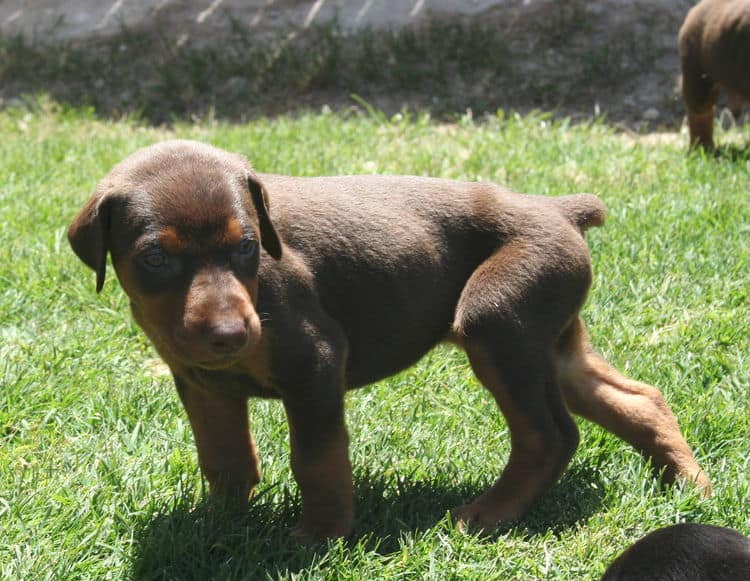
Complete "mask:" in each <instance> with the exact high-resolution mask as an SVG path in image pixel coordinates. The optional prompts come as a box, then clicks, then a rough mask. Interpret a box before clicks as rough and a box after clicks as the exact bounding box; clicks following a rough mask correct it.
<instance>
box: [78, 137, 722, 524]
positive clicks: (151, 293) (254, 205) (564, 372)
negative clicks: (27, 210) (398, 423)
mask: <svg viewBox="0 0 750 581" xmlns="http://www.w3.org/2000/svg"><path fill="white" fill-rule="evenodd" d="M603 220H604V208H603V205H602V203H601V202H600V201H599V199H598V198H596V197H595V196H592V195H589V194H579V195H575V196H567V197H561V198H543V197H538V196H527V195H521V194H515V193H513V192H510V191H508V190H505V189H503V188H501V187H498V186H495V185H492V184H480V183H460V182H454V181H448V180H440V179H427V178H418V177H396V176H393V177H389V176H348V177H321V178H294V177H283V176H276V175H259V174H255V173H254V172H253V171H252V170H251V168H250V166H249V165H248V163H247V161H246V160H245V159H244V158H242V157H240V156H238V155H234V154H231V153H227V152H224V151H221V150H219V149H216V148H213V147H210V146H207V145H202V144H199V143H195V142H189V141H173V142H165V143H161V144H158V145H155V146H152V147H148V148H146V149H143V150H141V151H138V152H137V153H135V154H133V155H132V156H130V157H129V158H127V159H126V160H125V161H123V162H122V163H120V164H119V165H117V166H116V167H115V168H114V169H113V170H112V171H111V172H110V173H109V175H108V176H107V177H106V178H104V180H103V181H102V182H101V183H100V184H99V186H98V187H97V189H96V191H95V192H94V194H93V196H92V197H91V199H90V200H89V201H88V203H87V204H86V205H85V206H84V208H83V210H82V211H81V212H80V213H79V214H78V216H77V217H76V218H75V219H74V221H73V223H72V224H71V226H70V230H69V232H68V235H69V239H70V243H71V244H72V246H73V249H74V250H75V252H76V254H77V255H78V256H79V257H80V258H81V260H83V262H85V263H86V264H87V265H89V266H90V267H91V268H93V269H94V270H95V271H96V273H97V289H101V288H102V284H103V282H104V274H105V264H106V255H107V252H110V253H111V255H112V262H113V264H114V267H115V270H116V272H117V275H118V277H119V279H120V283H121V284H122V286H123V288H124V289H125V292H126V293H127V294H128V295H129V297H130V299H131V309H132V312H133V315H134V317H135V319H136V321H137V322H138V323H139V325H140V326H141V327H142V328H143V329H144V331H145V332H146V334H147V335H148V336H149V338H150V339H151V340H152V342H153V344H154V346H155V347H156V349H157V350H158V351H159V353H160V354H161V356H162V357H163V358H164V360H165V361H166V362H167V364H168V365H169V366H170V368H171V370H172V373H173V375H174V379H175V383H176V385H177V389H178V391H179V394H180V397H181V398H182V402H183V404H184V405H185V408H186V410H187V413H188V416H189V418H190V423H191V425H192V428H193V432H194V435H195V440H196V444H197V447H198V456H199V459H200V463H201V467H202V469H203V471H204V472H205V474H206V477H207V478H208V480H209V483H210V485H211V491H212V494H214V495H216V494H220V495H222V496H225V495H227V494H229V495H230V496H234V497H237V498H239V499H242V500H246V499H247V497H248V494H249V493H250V492H251V490H252V488H253V486H254V485H255V484H256V483H257V482H258V479H259V478H260V473H259V470H258V460H257V457H256V452H255V447H254V444H253V441H252V438H251V436H250V434H249V430H248V418H247V398H248V396H261V397H272V398H279V399H281V400H282V402H283V404H284V408H285V410H286V413H287V417H288V421H289V428H290V439H291V462H292V469H293V472H294V476H295V478H296V480H297V483H298V484H299V488H300V492H301V495H302V515H301V520H300V523H299V525H298V531H299V533H300V534H301V535H304V536H307V537H312V538H325V537H331V536H337V535H347V534H348V533H349V532H350V530H351V526H352V518H353V512H354V498H353V492H352V476H351V466H350V464H349V456H348V450H347V446H348V438H347V431H346V428H345V426H344V411H343V397H344V392H345V391H346V390H347V389H349V388H353V387H358V386H362V385H366V384H369V383H372V382H375V381H378V380H379V379H382V378H384V377H387V376H389V375H391V374H394V373H396V372H397V371H399V370H402V369H404V368H406V367H408V366H410V365H412V364H413V363H415V362H416V361H417V360H418V359H419V358H420V357H422V356H423V355H424V354H425V353H426V352H427V351H429V350H430V349H431V348H432V347H433V346H434V345H435V344H436V343H439V342H440V341H452V342H454V343H456V344H458V345H460V346H461V347H462V348H463V349H465V351H466V353H467V354H468V357H469V360H470V362H471V365H472V367H473V369H474V371H475V372H476V374H477V376H478V377H479V379H480V380H481V381H482V383H483V384H484V385H485V386H486V387H487V388H488V389H489V390H490V391H491V392H492V394H493V396H494V397H495V399H496V401H497V403H498V405H499V406H500V409H501V411H502V412H503V414H504V415H505V417H506V419H507V421H508V426H509V429H510V432H511V442H512V451H511V454H510V459H509V461H508V465H507V466H506V468H505V470H504V471H503V473H502V475H501V476H500V478H499V479H498V480H497V482H496V483H495V484H494V485H493V486H492V487H491V488H490V489H489V490H487V491H486V492H485V493H484V494H482V495H481V496H480V497H479V498H477V499H476V500H474V501H473V502H472V503H470V504H467V505H465V506H461V507H459V508H458V509H456V510H455V513H454V514H455V517H456V518H457V519H458V520H459V522H461V523H462V524H469V525H473V526H478V527H483V528H490V527H493V526H495V525H496V524H497V523H499V522H501V521H508V520H512V519H516V518H518V517H519V516H521V515H522V514H523V513H524V512H525V511H526V510H527V509H528V508H529V506H530V505H531V504H532V503H533V502H534V501H535V500H536V499H537V498H538V497H539V496H540V495H541V494H542V493H543V492H544V491H545V490H547V489H548V488H549V487H550V486H551V485H552V484H553V483H554V482H555V481H556V480H557V479H558V478H559V477H560V474H561V473H562V471H563V470H564V469H565V467H566V466H567V464H568V462H569V460H570V458H571V456H572V455H573V452H574V451H575V449H576V447H577V445H578V431H577V429H576V426H575V423H574V422H573V420H572V419H571V416H570V413H569V411H568V410H571V411H573V412H574V413H577V414H580V415H582V416H584V417H586V418H589V419H591V420H593V421H595V422H597V423H599V424H601V425H603V426H605V427H606V428H607V429H609V430H611V431H612V432H614V433H615V434H617V435H619V436H620V437H622V438H624V439H626V440H627V441H629V442H631V443H632V444H633V445H634V446H635V447H637V448H638V449H639V450H641V451H642V452H643V453H644V454H646V455H647V456H648V457H650V458H652V460H653V462H654V464H655V465H656V466H657V467H659V468H663V469H664V473H665V476H666V478H667V479H668V480H672V479H674V478H675V477H679V478H682V479H685V480H689V481H695V482H697V484H698V485H699V486H701V487H704V488H705V490H706V491H708V489H709V486H710V484H709V482H708V479H707V478H706V476H705V474H704V473H703V472H702V471H701V469H700V467H699V466H698V465H697V464H696V462H695V460H694V459H693V455H692V453H691V451H690V448H689V447H688V445H687V444H686V443H685V440H684V439H683V437H682V435H681V434H680V430H679V428H678V426H677V422H676V420H675V418H674V416H673V415H672V413H671V411H670V409H669V407H668V406H667V404H666V403H665V402H664V399H663V398H662V395H661V393H660V392H659V391H658V390H657V389H656V388H654V387H651V386H649V385H645V384H643V383H638V382H636V381H633V380H630V379H627V378H625V377H623V376H622V375H620V374H619V373H618V372H617V371H615V370H614V369H612V368H611V367H610V366H609V365H608V364H607V363H606V362H605V361H604V360H603V359H602V358H601V357H599V356H598V355H596V354H595V353H593V352H592V351H591V349H590V348H589V345H588V342H587V340H586V337H585V332H584V328H583V323H582V322H581V320H580V319H579V318H578V311H579V310H580V308H581V306H582V304H583V302H584V299H585V297H586V293H587V290H588V287H589V284H590V282H591V268H590V262H589V254H588V249H587V247H586V244H585V242H584V239H583V236H582V231H583V230H584V229H586V228H587V227H589V226H594V225H600V224H602V223H603ZM261 246H262V248H263V249H264V252H261Z"/></svg>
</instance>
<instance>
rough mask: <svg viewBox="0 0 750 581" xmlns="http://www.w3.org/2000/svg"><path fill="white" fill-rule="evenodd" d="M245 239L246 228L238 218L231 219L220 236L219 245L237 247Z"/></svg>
mask: <svg viewBox="0 0 750 581" xmlns="http://www.w3.org/2000/svg"><path fill="white" fill-rule="evenodd" d="M244 237H245V228H244V227H243V226H242V224H241V223H240V221H239V220H238V219H237V218H229V219H228V220H227V221H226V224H225V225H224V230H223V231H222V232H221V233H220V234H219V237H218V238H219V239H218V241H217V242H218V243H219V244H225V245H228V246H237V245H238V244H239V243H240V242H241V241H242V239H243V238H244Z"/></svg>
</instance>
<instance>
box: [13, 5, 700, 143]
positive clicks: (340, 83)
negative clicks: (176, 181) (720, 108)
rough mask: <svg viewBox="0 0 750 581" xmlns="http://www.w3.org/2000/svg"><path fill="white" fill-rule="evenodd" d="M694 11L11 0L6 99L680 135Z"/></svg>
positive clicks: (176, 111)
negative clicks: (533, 114) (482, 118)
mask: <svg viewBox="0 0 750 581" xmlns="http://www.w3.org/2000/svg"><path fill="white" fill-rule="evenodd" d="M29 4H38V5H39V6H37V7H36V8H35V9H34V10H32V11H31V12H30V11H29V9H28V8H24V7H27V6H28V5H29ZM693 4H694V2H692V1H691V0H653V1H637V0H601V1H599V2H588V1H583V0H566V1H564V2H561V1H559V0H494V1H493V0H484V1H481V0H473V1H467V2H460V3H459V2H450V1H447V0H441V1H437V0H414V1H410V2H403V1H396V0H380V1H377V0H363V1H361V2H359V1H358V2H345V1H343V0H339V1H325V0H315V1H300V0H252V1H242V2H240V0H213V1H208V0H204V1H201V2H198V1H195V0H191V1H188V0H182V1H179V2H177V1H170V0H144V1H141V2H127V1H125V0H117V1H115V2H106V3H101V2H93V1H92V0H66V1H65V2H51V1H50V0H46V1H42V0H37V1H36V2H34V3H30V2H21V0H12V1H7V0H6V2H3V3H2V4H0V32H2V33H3V37H2V38H3V40H2V42H1V43H0V98H3V99H4V100H5V102H6V103H7V102H8V101H10V102H14V99H18V98H19V96H20V95H23V94H27V93H30V92H31V93H34V92H38V91H45V92H49V93H51V94H52V95H53V97H54V98H56V99H58V100H61V101H66V102H71V103H73V104H76V105H80V104H89V105H91V106H92V107H94V108H95V109H96V110H97V111H99V112H100V113H101V114H105V115H119V114H122V113H128V112H132V111H137V112H139V113H141V114H142V115H144V116H145V117H146V118H147V119H149V120H151V121H153V122H163V121H168V120H169V119H171V118H174V117H180V118H185V117H187V118H190V117H194V116H198V117H205V116H207V115H215V116H218V117H222V118H231V119H244V118H249V117H253V116H256V115H269V114H277V113H283V112H287V111H290V110H298V109H300V108H303V109H319V108H320V107H323V106H329V107H331V108H335V109H341V108H347V107H352V106H354V107H359V105H358V104H357V102H356V101H354V100H353V99H352V94H357V95H359V96H360V97H361V98H362V99H364V100H366V101H367V102H369V103H371V104H372V105H373V106H374V107H376V108H378V109H382V110H383V111H385V112H386V114H390V113H394V112H396V111H399V110H401V109H404V108H408V109H412V110H413V109H420V110H429V111H430V112H432V114H434V115H438V116H447V117H450V116H455V115H456V114H463V113H464V112H465V111H466V110H467V109H471V110H472V111H473V112H474V114H475V115H476V114H481V113H483V112H494V111H495V110H497V109H506V110H518V111H521V112H528V111H530V110H534V109H541V110H545V111H547V110H549V111H554V112H555V114H557V115H560V116H572V117H573V118H576V119H577V118H588V117H592V116H599V115H601V116H606V118H607V119H608V120H609V121H611V122H613V123H623V124H626V125H627V126H628V127H630V128H632V129H635V130H643V129H644V128H669V129H675V128H677V127H679V125H680V123H681V120H682V116H683V109H682V104H681V102H680V100H679V99H678V97H677V93H676V81H677V78H678V74H679V59H678V55H677V44H676V36H677V31H678V29H679V27H680V24H681V22H682V20H683V18H684V15H685V13H686V12H687V10H688V9H689V8H690V6H692V5H693ZM55 9H57V12H55ZM61 12H62V16H60V14H61ZM32 16H34V18H32ZM19 34H20V35H21V36H19ZM41 39H43V42H42V40H41Z"/></svg>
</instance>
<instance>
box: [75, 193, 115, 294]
mask: <svg viewBox="0 0 750 581" xmlns="http://www.w3.org/2000/svg"><path fill="white" fill-rule="evenodd" d="M109 207H110V204H109V196H108V195H106V194H97V193H94V195H92V196H91V198H89V200H88V202H86V204H85V205H84V206H83V208H82V209H81V211H80V212H78V214H77V215H76V217H75V218H73V222H71V224H70V226H69V227H68V241H69V242H70V245H71V246H72V247H73V251H74V252H75V253H76V255H77V256H78V258H80V259H81V260H82V261H83V262H84V264H86V265H87V266H88V267H89V268H91V269H93V270H94V271H95V272H96V292H101V290H102V287H103V286H104V275H105V271H106V268H107V250H108V248H107V238H108V236H107V235H108V233H109V213H110V212H109Z"/></svg>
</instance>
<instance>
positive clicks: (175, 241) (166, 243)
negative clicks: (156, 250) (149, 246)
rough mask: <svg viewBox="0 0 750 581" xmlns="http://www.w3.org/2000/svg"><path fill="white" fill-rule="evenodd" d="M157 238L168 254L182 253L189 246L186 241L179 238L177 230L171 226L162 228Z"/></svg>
mask: <svg viewBox="0 0 750 581" xmlns="http://www.w3.org/2000/svg"><path fill="white" fill-rule="evenodd" d="M158 238H159V244H160V245H161V247H162V248H163V249H164V250H166V251H167V252H168V253H170V254H177V253H179V252H181V251H184V250H185V249H186V248H187V247H188V246H189V244H190V242H189V241H188V240H185V239H184V238H182V237H181V236H180V234H179V233H178V232H177V229H176V228H174V227H173V226H167V227H165V228H163V229H162V230H161V231H160V232H159V235H158Z"/></svg>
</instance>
